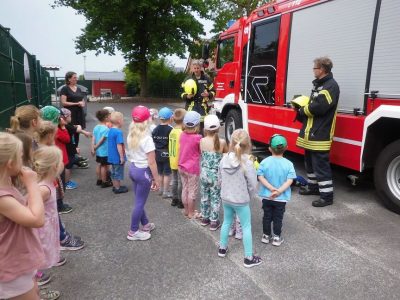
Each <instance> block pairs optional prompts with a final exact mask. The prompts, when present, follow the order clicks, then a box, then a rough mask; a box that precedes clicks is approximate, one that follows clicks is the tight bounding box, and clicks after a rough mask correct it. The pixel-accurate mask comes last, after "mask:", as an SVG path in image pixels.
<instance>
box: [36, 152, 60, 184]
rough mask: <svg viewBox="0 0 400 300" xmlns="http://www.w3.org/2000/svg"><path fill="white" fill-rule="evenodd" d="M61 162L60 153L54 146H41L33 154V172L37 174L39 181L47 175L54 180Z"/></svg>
mask: <svg viewBox="0 0 400 300" xmlns="http://www.w3.org/2000/svg"><path fill="white" fill-rule="evenodd" d="M61 160H62V152H61V150H60V149H59V148H58V147H56V146H43V147H40V148H39V149H38V150H36V151H35V152H34V153H33V170H34V171H35V172H36V173H37V174H38V179H39V181H40V180H43V179H44V178H46V177H47V176H49V175H54V178H55V177H56V176H57V175H58V174H57V169H58V167H59V163H60V162H61ZM61 163H62V162H61ZM52 172H53V173H54V174H53V173H52Z"/></svg>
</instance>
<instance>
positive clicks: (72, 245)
mask: <svg viewBox="0 0 400 300" xmlns="http://www.w3.org/2000/svg"><path fill="white" fill-rule="evenodd" d="M60 246H61V247H60V250H69V251H76V250H80V249H82V248H83V247H85V243H84V242H83V241H82V240H79V239H77V238H76V237H74V236H72V235H68V236H67V237H66V238H65V240H64V241H62V242H60Z"/></svg>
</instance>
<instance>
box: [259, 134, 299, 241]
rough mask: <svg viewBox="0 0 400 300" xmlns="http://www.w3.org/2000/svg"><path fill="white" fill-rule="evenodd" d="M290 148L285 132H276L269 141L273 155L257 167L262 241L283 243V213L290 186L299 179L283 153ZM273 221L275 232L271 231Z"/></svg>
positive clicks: (289, 195)
mask: <svg viewBox="0 0 400 300" xmlns="http://www.w3.org/2000/svg"><path fill="white" fill-rule="evenodd" d="M286 149H287V141H286V139H285V137H284V136H282V135H280V134H274V135H273V136H272V137H271V139H270V141H269V151H270V152H271V153H272V155H271V156H269V157H267V158H265V159H264V160H263V161H262V162H261V163H260V167H259V168H258V171H257V176H258V180H259V181H260V183H261V186H260V190H259V194H258V195H259V196H260V197H261V198H262V208H263V210H264V217H263V236H262V238H261V242H263V243H264V244H268V243H269V242H270V241H272V245H274V246H280V245H281V244H282V243H283V238H282V236H281V232H282V221H283V214H284V213H285V207H286V203H287V202H288V201H290V197H291V190H290V186H291V184H292V183H293V180H294V179H296V172H295V170H294V166H293V163H292V162H291V161H289V160H288V159H286V158H284V157H283V154H284V153H285V151H286ZM271 224H273V235H272V232H271Z"/></svg>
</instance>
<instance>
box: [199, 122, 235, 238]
mask: <svg viewBox="0 0 400 300" xmlns="http://www.w3.org/2000/svg"><path fill="white" fill-rule="evenodd" d="M219 128H220V122H219V119H218V117H217V116H216V115H208V116H206V117H205V118H204V138H202V139H201V141H200V150H201V163H200V165H201V173H200V192H201V202H200V209H201V215H202V219H201V223H200V224H201V225H202V226H207V225H209V224H210V230H212V231H214V230H217V229H218V228H219V227H220V226H221V223H220V221H219V210H220V205H221V187H220V185H219V183H218V181H219V180H218V166H219V163H220V161H221V159H222V154H223V153H226V152H227V150H228V147H227V144H226V142H225V140H224V139H221V138H219V136H218V133H219Z"/></svg>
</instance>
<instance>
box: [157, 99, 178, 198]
mask: <svg viewBox="0 0 400 300" xmlns="http://www.w3.org/2000/svg"><path fill="white" fill-rule="evenodd" d="M173 114H174V113H173V112H172V110H170V109H169V108H168V107H163V108H161V109H160V111H159V113H158V117H159V118H160V124H159V125H158V126H157V127H156V128H154V130H153V131H152V136H153V141H154V145H155V146H156V163H157V170H158V175H160V177H161V187H160V194H161V195H162V197H163V198H172V195H171V193H170V192H169V182H170V175H171V167H170V165H169V155H168V139H169V134H170V132H171V130H172V127H171V126H170V125H169V124H170V122H171V117H172V115H173Z"/></svg>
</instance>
